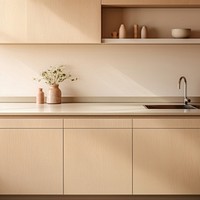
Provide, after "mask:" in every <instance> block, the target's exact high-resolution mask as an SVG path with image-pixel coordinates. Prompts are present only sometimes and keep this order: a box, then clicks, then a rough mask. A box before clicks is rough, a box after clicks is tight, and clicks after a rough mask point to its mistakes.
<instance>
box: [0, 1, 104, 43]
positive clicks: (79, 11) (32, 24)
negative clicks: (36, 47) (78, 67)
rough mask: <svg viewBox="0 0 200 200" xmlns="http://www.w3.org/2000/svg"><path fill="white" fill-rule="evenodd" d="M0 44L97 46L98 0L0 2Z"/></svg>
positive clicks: (99, 40)
mask: <svg viewBox="0 0 200 200" xmlns="http://www.w3.org/2000/svg"><path fill="white" fill-rule="evenodd" d="M0 19H1V20H0V43H100V42H101V2H100V0H59V1H58V0H0Z"/></svg>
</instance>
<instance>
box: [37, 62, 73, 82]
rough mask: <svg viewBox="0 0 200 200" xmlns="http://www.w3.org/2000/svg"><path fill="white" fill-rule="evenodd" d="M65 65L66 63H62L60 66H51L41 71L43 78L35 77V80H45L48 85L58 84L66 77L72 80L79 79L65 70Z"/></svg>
mask: <svg viewBox="0 0 200 200" xmlns="http://www.w3.org/2000/svg"><path fill="white" fill-rule="evenodd" d="M65 67H66V66H65V65H60V66H58V67H56V66H55V67H52V66H50V68H49V69H47V70H46V71H43V72H42V73H41V78H34V80H37V81H38V82H40V81H42V80H44V82H45V83H46V84H48V85H57V84H59V83H61V82H63V81H64V80H66V79H69V80H70V81H75V80H77V78H75V77H72V75H71V74H70V73H69V72H68V73H66V72H65Z"/></svg>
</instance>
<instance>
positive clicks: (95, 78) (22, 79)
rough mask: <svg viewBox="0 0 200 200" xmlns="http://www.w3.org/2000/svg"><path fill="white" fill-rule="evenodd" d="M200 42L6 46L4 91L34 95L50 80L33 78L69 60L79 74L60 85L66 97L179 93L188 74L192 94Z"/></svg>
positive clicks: (2, 52)
mask: <svg viewBox="0 0 200 200" xmlns="http://www.w3.org/2000/svg"><path fill="white" fill-rule="evenodd" d="M199 50H200V47H198V46H183V45H181V46H162V45H160V46H153V45H152V46H138V45H136V46H134V45H133V46H131V45H127V46H126V45H113V46H109V45H47V46H45V45H18V46H17V45H15V46H14V45H9V46H6V45H2V46H0V70H1V71H0V72H1V73H0V83H1V85H2V86H3V87H1V88H0V96H35V94H36V92H37V88H38V87H43V88H44V90H45V92H47V89H48V87H47V85H45V84H44V83H40V84H38V83H37V82H35V81H33V77H38V75H39V73H40V72H41V71H42V70H44V69H46V68H48V67H49V66H51V65H59V64H66V65H68V66H69V68H68V69H69V70H70V71H71V72H72V73H73V74H74V75H75V76H78V78H79V80H78V81H76V82H69V81H66V82H64V83H63V84H61V86H60V87H61V89H62V92H63V96H122V97H123V96H181V95H182V93H183V91H182V90H178V89H177V83H178V79H179V77H180V76H181V75H185V76H186V77H187V79H188V95H189V96H199V95H200V79H199V72H200V70H199V63H200V57H199V55H198V52H199Z"/></svg>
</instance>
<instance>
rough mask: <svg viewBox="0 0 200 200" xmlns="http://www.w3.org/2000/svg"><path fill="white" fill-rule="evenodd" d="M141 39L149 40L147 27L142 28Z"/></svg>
mask: <svg viewBox="0 0 200 200" xmlns="http://www.w3.org/2000/svg"><path fill="white" fill-rule="evenodd" d="M141 38H147V27H146V26H143V27H142V28H141Z"/></svg>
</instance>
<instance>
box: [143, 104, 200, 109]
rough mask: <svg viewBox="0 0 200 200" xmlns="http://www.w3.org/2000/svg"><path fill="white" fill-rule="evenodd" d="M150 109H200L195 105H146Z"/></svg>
mask: <svg viewBox="0 0 200 200" xmlns="http://www.w3.org/2000/svg"><path fill="white" fill-rule="evenodd" d="M145 107H146V108H148V109H199V108H200V106H195V105H145Z"/></svg>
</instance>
